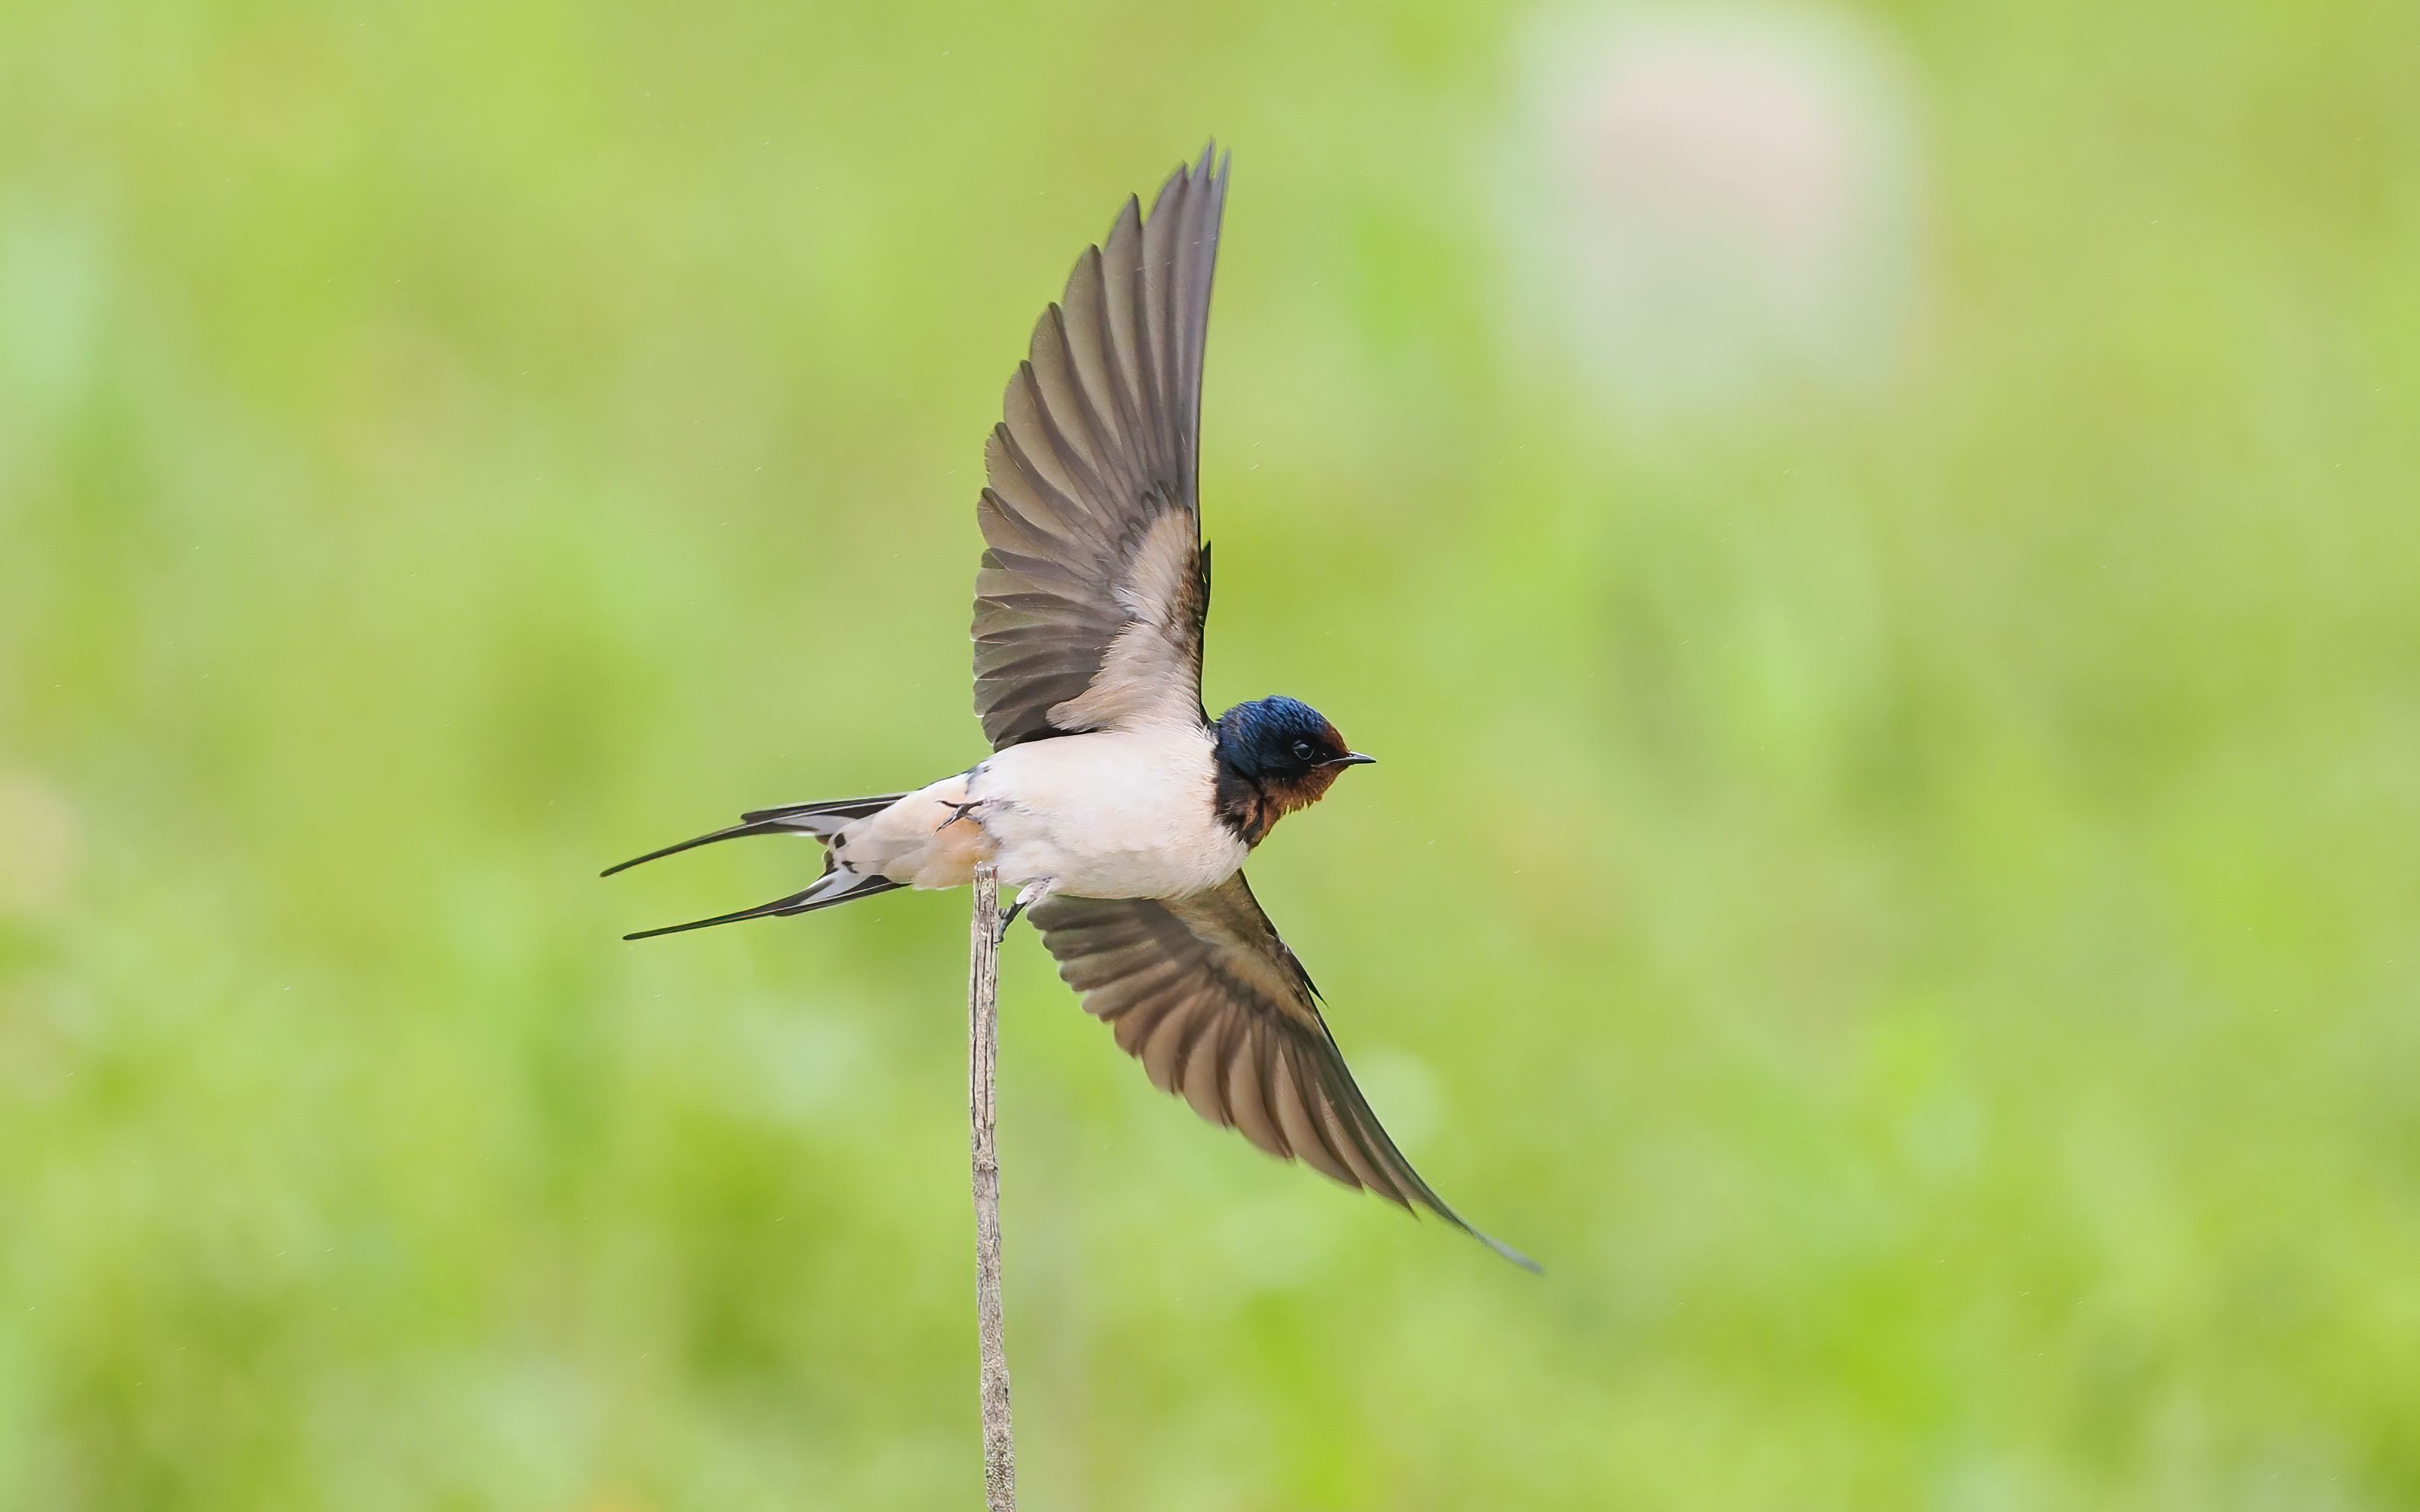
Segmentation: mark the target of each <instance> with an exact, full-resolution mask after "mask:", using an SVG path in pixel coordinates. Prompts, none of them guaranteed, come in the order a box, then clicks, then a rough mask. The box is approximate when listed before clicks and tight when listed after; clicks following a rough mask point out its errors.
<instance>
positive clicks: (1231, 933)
mask: <svg viewBox="0 0 2420 1512" xmlns="http://www.w3.org/2000/svg"><path fill="white" fill-rule="evenodd" d="M1226 195H1227V167H1226V163H1225V162H1223V161H1222V162H1218V163H1217V164H1216V166H1215V168H1214V165H1213V162H1212V156H1211V152H1210V151H1209V150H1208V149H1204V150H1203V152H1202V159H1201V161H1200V162H1198V163H1195V164H1193V165H1191V166H1190V167H1180V168H1178V169H1177V171H1176V172H1175V174H1174V175H1173V176H1172V177H1170V178H1169V180H1168V182H1167V183H1166V184H1165V185H1164V186H1162V188H1161V189H1160V192H1159V196H1158V198H1157V200H1156V202H1155V203H1154V204H1153V206H1152V208H1151V212H1150V214H1148V215H1145V214H1144V213H1143V210H1142V207H1141V204H1140V201H1138V200H1136V199H1135V198H1133V197H1132V196H1129V197H1128V198H1127V200H1126V203H1125V208H1124V209H1122V210H1120V211H1119V213H1118V217H1117V220H1116V221H1115V223H1114V224H1111V225H1110V227H1109V237H1108V239H1106V240H1105V241H1103V242H1102V243H1101V244H1100V245H1099V246H1097V247H1093V248H1087V249H1086V250H1085V252H1084V255H1082V256H1081V257H1080V258H1078V260H1077V263H1076V269H1075V271H1074V272H1073V273H1072V274H1071V275H1069V277H1068V280H1067V288H1066V293H1065V295H1064V297H1063V299H1062V300H1061V301H1060V302H1059V303H1056V304H1053V305H1051V306H1050V307H1049V308H1048V309H1047V310H1045V311H1044V312H1043V315H1042V319H1041V321H1040V323H1039V324H1038V325H1036V326H1035V327H1034V331H1033V339H1032V345H1031V347H1030V349H1029V352H1028V356H1027V359H1026V361H1025V362H1024V363H1020V364H1018V367H1017V370H1016V376H1015V377H1013V378H1010V379H1009V382H1008V393H1007V399H1006V409H1007V413H1006V416H1005V418H1004V419H1003V420H1002V421H1001V424H999V425H996V426H994V427H993V429H992V433H991V440H990V442H989V444H988V445H987V446H986V447H985V454H984V460H985V472H986V476H987V480H988V482H989V485H990V486H988V487H986V488H985V489H984V491H983V496H982V499H981V501H980V502H979V503H978V504H977V506H976V517H977V519H978V520H979V521H980V523H981V525H982V528H983V535H984V541H985V545H986V546H987V547H988V548H989V549H987V550H985V552H984V555H983V566H982V570H981V571H980V572H978V573H977V574H976V576H975V613H974V632H973V638H974V673H975V677H974V682H975V699H974V702H975V710H976V712H977V713H978V714H979V715H981V716H982V718H983V728H984V734H985V736H986V737H987V738H988V739H989V740H990V742H991V746H992V753H991V754H990V755H989V756H987V757H985V759H984V760H982V761H980V762H978V763H976V764H974V765H973V766H972V767H970V768H969V769H967V770H966V771H963V772H960V773H957V774H955V775H954V776H951V777H946V778H943V779H941V780H939V781H938V782H934V783H931V784H928V785H927V786H924V787H922V788H919V789H917V790H916V791H915V792H913V793H905V794H899V793H893V794H886V795H882V796H879V797H871V798H842V799H835V800H830V801H827V802H822V803H799V804H790V805H787V806H785V807H783V808H778V809H760V810H756V811H754V812H752V813H747V814H743V815H742V816H741V817H740V822H739V823H737V824H736V825H730V826H729V827H727V828H723V829H718V830H715V831H713V832H712V833H710V834H705V835H700V836H698V837H697V838H696V839H694V840H688V841H681V842H680V843H679V844H677V845H668V846H666V847H664V848H663V849H662V850H659V851H654V852H650V853H649V854H647V855H645V856H639V857H638V858H637V859H636V860H631V861H626V862H624V863H623V864H622V866H617V867H614V868H613V869H612V871H609V872H607V873H606V875H608V876H611V875H612V874H613V872H619V871H622V870H623V869H624V868H625V867H630V866H636V865H638V864H639V862H641V861H652V860H655V859H656V858H658V857H659V856H670V855H673V854H674V853H675V852H678V851H685V850H689V849H690V848H691V847H693V846H698V845H706V844H710V843H712V842H714V841H724V840H734V839H737V838H738V837H739V836H742V835H806V836H811V837H813V838H814V840H816V841H820V842H821V843H822V844H823V846H824V848H825V849H824V871H823V874H822V875H821V876H819V877H817V878H816V879H815V881H814V883H813V884H812V885H810V886H808V887H805V888H803V889H802V890H800V891H799V892H795V893H792V894H791V895H790V896H788V897H786V898H780V899H776V900H774V901H773V902H771V903H764V904H761V905H760V906H758V907H754V908H746V909H742V910H740V911H739V912H737V913H732V914H722V915H719V916H717V917H715V918H702V919H698V920H696V921H695V922H693V923H689V924H675V925H673V926H671V927H670V928H667V929H656V930H647V931H644V932H642V933H638V934H633V935H630V936H629V938H631V939H643V938H646V937H648V936H651V935H657V934H669V933H676V932H678V931H681V930H691V929H703V928H706V926H708V925H713V924H727V923H731V922H734V921H736V920H738V919H743V918H768V917H772V916H780V915H788V914H805V913H812V912H814V910H816V909H818V908H830V907H831V906H832V905H833V904H835V903H848V902H851V901H853V900H855V899H859V898H870V897H873V896H875V895H876V894H877V893H884V892H889V891H892V890H893V889H894V888H899V887H963V886H965V885H966V884H967V883H968V882H969V881H970V879H971V876H972V873H973V871H974V868H975V866H976V865H977V863H979V862H983V861H991V862H994V863H996V864H997V866H998V868H999V872H1000V877H1001V882H1002V883H1004V884H1008V885H1011V886H1014V887H1016V888H1017V889H1018V890H1017V893H1016V901H1015V903H1014V904H1013V905H1012V906H1011V907H1010V908H1009V909H1008V910H1007V914H1006V919H1007V920H1013V919H1015V918H1016V916H1017V915H1018V914H1020V913H1024V912H1026V911H1028V910H1031V913H1032V920H1033V922H1034V924H1035V925H1036V926H1037V927H1038V928H1039V929H1040V930H1041V931H1042V939H1043V943H1044V945H1045V946H1047V948H1048V949H1049V951H1050V953H1051V955H1052V956H1053V957H1055V958H1056V959H1057V961H1058V964H1059V975H1060V976H1061V977H1062V978H1063V980H1065V981H1066V982H1067V984H1068V985H1069V986H1071V987H1073V988H1074V989H1075V990H1076V991H1077V992H1078V994H1080V995H1082V998H1083V1002H1084V1007H1085V1008H1086V1009H1087V1010H1088V1011H1091V1012H1092V1013H1093V1014H1094V1016H1095V1017H1097V1018H1101V1019H1104V1020H1106V1021H1108V1023H1109V1026H1111V1028H1112V1029H1113V1030H1114V1032H1115V1033H1116V1036H1117V1041H1118V1047H1119V1048H1120V1049H1122V1050H1124V1051H1125V1052H1126V1053H1127V1054H1128V1055H1131V1056H1134V1057H1137V1058H1138V1059H1140V1061H1141V1062H1142V1064H1143V1069H1144V1070H1145V1071H1146V1072H1149V1073H1150V1076H1151V1079H1152V1081H1153V1083H1154V1084H1155V1085H1156V1086H1157V1087H1158V1088H1160V1089H1161V1090H1162V1091H1166V1092H1171V1093H1174V1094H1177V1095H1179V1096H1182V1097H1183V1098H1184V1099H1185V1100H1186V1101H1187V1102H1188V1103H1191V1104H1192V1105H1193V1107H1194V1109H1195V1111H1196V1112H1198V1113H1200V1114H1201V1115H1202V1117H1203V1118H1205V1119H1210V1120H1211V1121H1212V1122H1214V1123H1218V1124H1222V1125H1225V1126H1227V1127H1230V1128H1233V1129H1237V1130H1240V1131H1241V1132H1242V1133H1243V1134H1244V1135H1245V1137H1246V1138H1249V1140H1251V1141H1252V1143H1253V1144H1255V1145H1258V1146H1259V1147H1260V1148H1261V1149H1264V1150H1266V1151H1268V1152H1269V1153H1270V1154H1273V1155H1276V1156H1279V1157H1280V1158H1281V1159H1286V1158H1292V1159H1299V1160H1301V1161H1303V1162H1304V1163H1305V1164H1307V1165H1311V1166H1312V1167H1314V1168H1316V1169H1317V1170H1319V1171H1321V1172H1322V1173H1324V1174H1326V1175H1327V1176H1329V1177H1332V1178H1334V1179H1335V1180H1338V1181H1341V1182H1342V1183H1343V1184H1345V1185H1346V1186H1350V1187H1366V1188H1368V1189H1369V1190H1371V1191H1373V1192H1374V1193H1376V1194H1377V1195H1378V1196H1382V1197H1385V1198H1387V1199H1388V1200H1389V1201H1391V1202H1394V1203H1396V1204H1397V1205H1399V1206H1401V1207H1404V1208H1405V1209H1407V1210H1408V1209H1410V1208H1411V1207H1412V1206H1413V1204H1415V1203H1417V1204H1419V1206H1420V1207H1423V1208H1426V1209H1428V1210H1429V1211H1431V1212H1433V1213H1435V1214H1436V1215H1437V1216H1439V1217H1441V1218H1443V1219H1444V1220H1445V1221H1446V1222H1448V1223H1450V1224H1452V1225H1454V1226H1455V1227H1459V1228H1462V1229H1464V1230H1466V1232H1468V1233H1470V1234H1472V1235H1474V1236H1476V1237H1477V1238H1479V1239H1480V1240H1481V1241H1482V1242H1485V1243H1486V1244H1487V1245H1489V1246H1490V1247H1491V1248H1493V1249H1495V1250H1496V1251H1497V1253H1498V1254H1500V1255H1503V1256H1504V1257H1507V1258H1509V1259H1512V1260H1513V1261H1515V1262H1517V1263H1519V1264H1521V1265H1524V1266H1528V1268H1529V1269H1531V1270H1535V1269H1536V1266H1535V1265H1534V1264H1533V1263H1532V1262H1531V1261H1530V1260H1529V1259H1528V1257H1525V1256H1522V1255H1520V1254H1518V1253H1517V1252H1515V1251H1513V1250H1512V1249H1511V1248H1509V1247H1507V1246H1505V1245H1503V1244H1500V1243H1497V1242H1496V1241H1495V1240H1493V1239H1489V1238H1488V1237H1487V1236H1486V1235H1484V1234H1481V1233H1480V1232H1479V1230H1478V1229H1476V1228H1473V1227H1471V1226H1470V1225H1469V1224H1467V1223H1466V1222H1464V1221H1463V1219H1462V1218H1461V1217H1460V1216H1459V1215H1457V1214H1456V1213H1455V1212H1454V1211H1453V1210H1452V1209H1451V1208H1450V1207H1448V1206H1447V1205H1446V1203H1445V1201H1444V1199H1443V1198H1441V1197H1439V1196H1437V1195H1436V1193H1435V1191H1434V1190H1433V1189H1432V1188H1431V1187H1430V1186H1429V1184H1428V1183H1427V1182H1426V1181H1424V1180H1421V1179H1420V1177H1419V1173H1418V1172H1416V1171H1414V1170H1413V1169H1412V1165H1411V1163H1410V1162H1409V1161H1407V1160H1405V1159H1404V1154H1403V1151H1401V1150H1400V1149H1396V1148H1395V1142H1394V1141H1393V1140H1392V1139H1390V1138H1388V1135H1387V1131H1386V1130H1385V1129H1383V1128H1381V1127H1380V1126H1379V1123H1378V1119H1377V1116H1376V1115H1375V1114H1373V1112H1371V1110H1370V1104H1369V1103H1367V1102H1366V1101H1365V1100H1364V1099H1363V1098H1362V1096H1361V1092H1360V1089H1359V1088H1357V1087H1356V1086H1355V1085H1354V1082H1353V1075H1352V1072H1349V1071H1348V1070H1346V1069H1345V1065H1344V1057H1343V1055H1342V1052H1341V1051H1339V1050H1338V1048H1337V1045H1336V1041H1335V1039H1334V1038H1333V1037H1332V1036H1331V1035H1330V1034H1329V1033H1328V1030H1327V1026H1326V1023H1325V1022H1324V1021H1323V1020H1322V1019H1321V1017H1320V1013H1319V1006H1318V1005H1319V1002H1320V1000H1321V999H1320V996H1319V992H1318V989H1317V988H1315V987H1313V986H1312V985H1311V977H1310V975H1309V974H1308V973H1307V972H1305V971H1304V970H1303V967H1302V963H1301V962H1299V961H1297V960H1295V954H1294V952H1293V951H1292V950H1290V949H1287V948H1286V946H1285V943H1284V942H1283V941H1282V940H1280V939H1279V938H1278V933H1277V930H1276V928H1275V927H1274V926H1272V925H1271V924H1270V923H1269V919H1268V916H1267V915H1266V914H1264V913H1263V912H1262V911H1261V905H1260V904H1259V903H1257V902H1255V901H1254V900H1253V897H1252V889H1251V888H1250V887H1249V886H1247V885H1246V883H1245V881H1244V872H1243V866H1244V861H1245V858H1246V857H1247V856H1249V855H1250V854H1251V852H1252V848H1253V847H1254V846H1256V845H1258V844H1260V843H1261V841H1264V840H1265V839H1267V838H1268V834H1269V831H1270V830H1271V829H1273V828H1274V827H1276V825H1277V824H1278V821H1279V820H1280V819H1282V818H1284V817H1285V816H1286V815H1287V814H1289V813H1292V812H1293V811H1295V810H1297V809H1301V808H1306V807H1308V806H1309V805H1311V804H1313V803H1316V802H1317V801H1319V799H1320V797H1321V796H1322V795H1325V794H1326V792H1327V790H1328V788H1329V786H1330V785H1331V784H1333V783H1334V782H1335V781H1336V779H1337V778H1338V777H1340V776H1341V775H1342V773H1343V771H1344V769H1345V768H1346V767H1348V766H1355V765H1358V764H1363V763H1366V762H1369V761H1371V760H1372V759H1373V758H1371V757H1368V756H1364V755H1362V754H1361V753H1360V752H1358V751H1356V750H1354V749H1352V748H1349V747H1347V746H1346V745H1345V743H1344V738H1343V737H1342V735H1340V734H1338V733H1337V732H1336V727H1335V726H1334V725H1332V724H1330V723H1329V722H1328V721H1327V719H1326V717H1323V716H1322V715H1320V714H1319V712H1318V711H1317V710H1315V709H1313V708H1311V706H1310V705H1309V704H1307V703H1303V702H1298V701H1296V700H1294V699H1290V698H1264V699H1255V700H1253V701H1252V702H1249V703H1239V704H1237V705H1236V706H1235V707H1233V708H1232V709H1229V710H1228V711H1227V712H1226V713H1224V714H1222V715H1220V716H1219V717H1218V718H1216V719H1213V718H1211V717H1209V715H1208V713H1207V711H1205V710H1204V709H1203V707H1202V623H1203V620H1204V618H1205V617H1206V616H1207V614H1208V612H1209V609H1210V548H1209V547H1208V545H1207V544H1205V543H1204V542H1203V541H1202V522H1201V512H1200V508H1199V504H1198V502H1197V500H1196V495H1195V479H1196V475H1197V472H1198V470H1199V461H1200V441H1199V438H1200V422H1201V411H1202V336H1203V332H1204V330H1205V328H1206V327H1207V324H1208V318H1209V311H1210V277H1211V270H1212V266H1213V264H1214V263H1215V262H1216V261H1217V258H1218V223H1219V217H1220V212H1221V210H1222V208H1223V207H1224V205H1225V202H1226ZM1002 928H1003V929H1005V928H1006V920H1004V921H1003V924H1002Z"/></svg>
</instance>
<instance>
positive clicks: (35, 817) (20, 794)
mask: <svg viewBox="0 0 2420 1512" xmlns="http://www.w3.org/2000/svg"><path fill="white" fill-rule="evenodd" d="M83 854H84V825H83V823H82V822H81V821H80V820H79V819H78V818H77V816H76V811H75V806H74V805H73V804H72V803H70V801H69V799H68V796H67V795H66V794H64V793H61V792H60V791H59V790H58V789H57V788H55V787H54V786H52V785H51V784H50V783H48V782H46V781H44V780H42V779H40V778H38V777H35V776H34V775H32V774H31V773H27V772H0V914H6V915H9V916H12V917H16V918H44V917H47V916H49V915H51V914H52V913H54V912H55V911H56V910H57V908H58V907H59V905H60V903H63V902H64V901H65V899H66V897H67V893H68V887H69V885H70V883H72V882H73V881H74V879H75V872H76V863H77V861H78V860H79V859H80V858H81V857H82V856H83Z"/></svg>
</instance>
